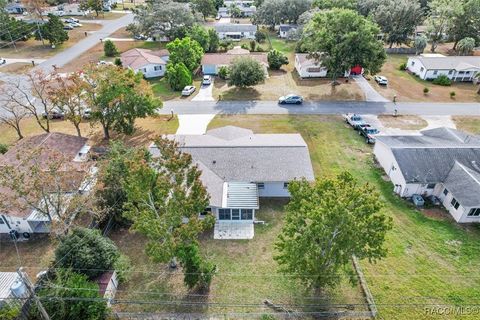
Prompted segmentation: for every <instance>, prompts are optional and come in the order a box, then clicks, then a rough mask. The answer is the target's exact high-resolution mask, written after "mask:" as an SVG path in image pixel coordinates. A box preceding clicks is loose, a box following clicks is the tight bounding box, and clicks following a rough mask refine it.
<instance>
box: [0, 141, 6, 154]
mask: <svg viewBox="0 0 480 320" xmlns="http://www.w3.org/2000/svg"><path fill="white" fill-rule="evenodd" d="M7 151H8V146H7V145H6V144H3V143H0V154H4V153H6V152H7Z"/></svg>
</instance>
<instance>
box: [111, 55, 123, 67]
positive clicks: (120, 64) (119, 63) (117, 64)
mask: <svg viewBox="0 0 480 320" xmlns="http://www.w3.org/2000/svg"><path fill="white" fill-rule="evenodd" d="M113 63H115V65H116V66H119V67H121V66H122V59H120V58H119V57H116V58H115V61H114V62H113Z"/></svg>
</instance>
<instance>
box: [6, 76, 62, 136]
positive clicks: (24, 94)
mask: <svg viewBox="0 0 480 320" xmlns="http://www.w3.org/2000/svg"><path fill="white" fill-rule="evenodd" d="M25 76H26V81H22V79H19V80H17V81H16V82H14V83H11V84H9V85H7V87H6V89H5V90H4V95H5V97H6V98H5V99H6V103H9V104H11V105H15V106H17V107H18V108H22V109H24V110H25V112H26V113H27V114H29V115H32V116H33V117H34V118H35V120H36V121H37V123H38V125H39V126H40V127H41V128H42V129H43V130H44V131H45V132H50V117H49V114H50V113H51V112H52V109H53V108H54V106H53V104H52V103H51V102H50V100H49V97H48V88H49V85H50V82H51V76H50V75H47V74H45V73H44V72H43V71H41V70H36V71H34V72H32V73H28V74H26V75H25ZM42 113H43V114H45V115H46V117H45V120H44V121H43V119H42V118H43V117H42Z"/></svg>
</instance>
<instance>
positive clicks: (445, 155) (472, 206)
mask: <svg viewBox="0 0 480 320" xmlns="http://www.w3.org/2000/svg"><path fill="white" fill-rule="evenodd" d="M374 154H375V157H376V158H377V160H378V162H379V163H380V165H381V166H382V167H383V169H384V170H385V172H386V173H387V175H388V176H389V177H390V179H391V181H392V183H393V185H394V192H395V193H397V194H399V195H400V196H401V197H411V196H412V195H414V194H419V195H422V196H430V195H434V196H436V197H438V198H439V199H440V201H441V202H442V203H443V205H444V206H445V208H446V209H447V210H448V211H449V212H450V214H451V215H452V216H453V218H454V219H455V220H456V221H457V222H459V223H468V222H480V137H478V136H470V135H467V134H465V133H463V132H461V131H458V130H455V129H449V128H437V129H431V130H424V131H421V135H412V136H377V137H376V143H375V148H374Z"/></svg>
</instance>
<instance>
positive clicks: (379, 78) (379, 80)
mask: <svg viewBox="0 0 480 320" xmlns="http://www.w3.org/2000/svg"><path fill="white" fill-rule="evenodd" d="M375 81H376V82H377V83H378V84H381V85H384V86H386V85H387V84H388V80H387V78H386V77H384V76H375Z"/></svg>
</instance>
